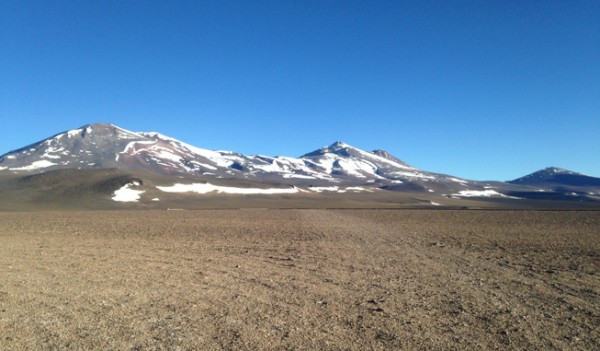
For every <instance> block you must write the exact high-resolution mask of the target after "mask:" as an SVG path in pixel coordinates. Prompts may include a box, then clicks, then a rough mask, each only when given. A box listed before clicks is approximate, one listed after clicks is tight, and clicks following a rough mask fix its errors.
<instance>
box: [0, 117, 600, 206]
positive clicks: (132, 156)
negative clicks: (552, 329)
mask: <svg viewBox="0 0 600 351" xmlns="http://www.w3.org/2000/svg"><path fill="white" fill-rule="evenodd" d="M109 169H113V170H118V171H119V172H121V173H123V172H124V173H123V174H125V173H127V172H129V173H131V174H138V175H144V176H145V175H148V176H149V177H150V178H152V177H160V179H161V182H162V183H161V184H162V185H158V186H159V188H160V187H161V186H162V187H163V189H166V187H167V186H169V185H171V186H174V185H175V184H178V183H182V182H183V183H186V184H188V185H189V184H205V186H204V187H205V189H204V190H203V191H204V192H205V193H223V192H225V193H227V192H229V193H231V192H233V193H235V191H233V190H228V191H225V190H223V188H230V189H234V188H235V189H242V188H246V189H249V188H252V189H293V190H280V191H275V192H272V193H278V194H282V193H285V192H286V191H287V192H289V193H292V192H299V193H303V194H304V193H310V194H312V193H326V192H335V193H347V192H352V193H358V192H365V193H366V192H369V193H372V192H382V191H384V192H385V193H386V194H387V195H386V196H389V194H390V193H412V194H421V195H423V194H425V195H427V198H431V197H439V198H444V199H465V198H485V199H497V200H503V201H508V200H517V199H519V200H525V199H535V200H561V201H578V202H596V201H600V178H594V177H590V176H586V175H583V174H579V173H576V172H572V171H568V170H563V169H560V168H554V167H550V168H547V169H544V170H540V171H537V172H535V173H532V174H530V175H527V176H524V177H522V178H519V179H516V180H513V181H509V182H498V181H492V182H478V181H472V180H468V179H462V178H459V177H455V176H451V175H445V174H439V173H433V172H429V171H425V170H421V169H418V168H416V167H414V166H412V165H409V164H407V163H406V162H403V161H402V160H400V159H398V158H396V157H395V156H393V155H391V154H389V153H388V152H386V151H384V150H374V151H372V152H368V151H364V150H361V149H359V148H356V147H353V146H351V145H348V144H345V143H343V142H339V141H338V142H335V143H333V144H331V145H329V146H325V147H322V148H320V149H317V150H314V151H312V152H309V153H307V154H305V155H303V156H301V157H297V158H296V157H281V156H280V157H271V156H263V155H244V154H241V153H236V152H233V151H214V150H209V149H203V148H199V147H196V146H192V145H189V144H186V143H184V142H182V141H179V140H177V139H174V138H171V137H168V136H165V135H163V134H160V133H156V132H132V131H128V130H125V129H123V128H120V127H117V126H114V125H112V124H100V123H99V124H89V125H85V126H82V127H80V128H77V129H73V130H69V131H66V132H62V133H59V134H56V135H54V136H52V137H50V138H47V139H44V140H42V141H39V142H36V143H33V144H31V145H28V146H25V147H23V148H20V149H16V150H13V151H10V152H8V153H6V154H4V155H2V156H0V177H1V176H4V178H5V179H11V181H13V183H14V179H16V178H19V177H21V178H23V177H31V176H33V175H39V174H43V173H48V172H50V173H53V172H54V173H56V172H61V171H62V172H63V173H64V172H65V170H80V171H82V172H80V173H81V174H83V173H85V174H88V176H89V174H91V173H90V172H100V171H102V170H104V171H105V170H109ZM86 171H87V172H86ZM73 174H75V173H73ZM72 176H73V175H71V177H72ZM144 176H142V177H138V178H140V181H139V182H138V183H139V184H138V185H135V184H133V183H127V184H120V183H119V182H116V183H115V185H114V186H119V188H117V189H110V190H111V191H112V194H113V197H115V195H114V192H115V191H117V190H119V189H121V188H124V187H126V189H129V191H130V193H131V191H134V190H133V189H134V188H135V187H141V183H143V178H144ZM48 177H49V176H48V175H46V178H48ZM124 179H125V178H124ZM178 179H181V182H180V181H177V180H178ZM169 183H170V184H169ZM206 184H210V185H211V186H212V187H213V188H207V186H206ZM217 184H220V185H217ZM10 187H11V186H6V185H5V186H4V188H5V189H6V188H10ZM215 187H217V188H215ZM219 187H220V188H219ZM1 188H2V187H0V190H1ZM126 189H125V190H126ZM190 189H192V188H190ZM348 189H350V190H348ZM125 190H123V191H124V192H126V191H125ZM139 191H142V190H139ZM144 191H145V190H144ZM165 191H167V190H165ZM190 191H191V192H194V191H195V190H190ZM195 192H196V193H198V191H195ZM238 193H239V194H248V190H246V193H244V192H238ZM250 193H251V192H250ZM257 193H258V194H263V195H264V194H266V193H268V191H267V190H263V191H262V193H261V192H260V191H257ZM117 201H118V200H117ZM429 202H431V203H436V202H435V201H433V200H431V201H429ZM513 202H514V201H513Z"/></svg>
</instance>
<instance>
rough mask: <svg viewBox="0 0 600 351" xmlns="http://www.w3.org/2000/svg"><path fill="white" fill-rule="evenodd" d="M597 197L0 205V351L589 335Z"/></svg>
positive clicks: (483, 344) (531, 345)
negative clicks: (445, 207)
mask: <svg viewBox="0 0 600 351" xmlns="http://www.w3.org/2000/svg"><path fill="white" fill-rule="evenodd" d="M599 326H600V212H598V211H596V212H593V211H588V212H585V211H581V212H575V211H571V212H548V211H544V212H532V211H521V212H510V211H428V210H412V211H411V210H378V211H374V210H373V211H369V210H225V211H210V210H206V211H129V212H55V213H52V212H37V213H0V349H1V350H218V349H225V350H244V349H251V350H261V349H265V350H316V349H325V350H369V349H374V350H392V349H398V350H467V349H472V350H493V349H502V350H504V349H519V350H598V349H600V327H599Z"/></svg>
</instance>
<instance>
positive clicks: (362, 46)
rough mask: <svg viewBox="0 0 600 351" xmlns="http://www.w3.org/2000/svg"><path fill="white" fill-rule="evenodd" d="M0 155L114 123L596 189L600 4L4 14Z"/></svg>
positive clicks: (177, 4) (114, 8)
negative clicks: (585, 181) (570, 176)
mask: <svg viewBox="0 0 600 351" xmlns="http://www.w3.org/2000/svg"><path fill="white" fill-rule="evenodd" d="M0 118H1V124H0V154H2V153H4V152H7V151H9V150H12V149H15V148H19V147H22V146H25V145H26V144H29V143H31V142H34V141H37V140H40V139H43V138H45V137H48V136H50V135H52V134H54V133H58V132H60V131H63V130H68V129H73V128H76V127H79V126H81V125H84V124H87V123H93V122H109V123H113V124H116V125H118V126H121V127H123V128H126V129H130V130H134V131H159V132H161V133H163V134H167V135H170V136H173V137H175V138H178V139H180V140H182V141H185V142H188V143H190V144H193V145H196V146H199V147H203V148H209V149H228V150H234V151H238V152H243V153H249V154H256V153H260V154H265V155H271V156H274V155H285V156H299V155H302V154H304V153H307V152H309V151H312V150H314V149H317V148H319V147H321V146H323V145H326V144H330V143H332V142H334V141H336V140H342V141H344V142H346V143H348V144H351V145H354V146H357V147H359V148H362V149H365V150H373V149H379V148H381V149H385V150H387V151H389V152H390V153H392V154H394V155H396V156H397V157H399V158H400V159H402V160H404V161H406V162H408V163H411V164H413V165H414V166H416V167H419V168H422V169H425V170H428V171H434V172H441V173H448V174H453V175H456V176H461V177H465V178H470V179H480V180H483V179H499V180H506V179H513V178H516V177H519V176H522V175H525V174H527V173H530V172H533V171H535V170H537V169H540V168H543V167H546V166H559V167H564V168H568V169H572V170H575V171H579V172H583V173H587V174H590V175H594V176H598V177H600V2H599V1H597V0H591V1H576V0H573V1H552V0H544V1H524V0H521V1H507V0H502V1H424V0H420V1H326V0H321V1H29V0H16V1H13V0H3V1H1V2H0Z"/></svg>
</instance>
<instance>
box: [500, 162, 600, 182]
mask: <svg viewBox="0 0 600 351" xmlns="http://www.w3.org/2000/svg"><path fill="white" fill-rule="evenodd" d="M508 183H511V184H520V185H530V186H542V187H543V186H551V187H557V186H582V187H600V178H594V177H590V176H587V175H585V174H581V173H577V172H573V171H569V170H566V169H563V168H557V167H548V168H544V169H542V170H539V171H537V172H534V173H531V174H528V175H526V176H524V177H521V178H518V179H515V180H511V181H509V182H508Z"/></svg>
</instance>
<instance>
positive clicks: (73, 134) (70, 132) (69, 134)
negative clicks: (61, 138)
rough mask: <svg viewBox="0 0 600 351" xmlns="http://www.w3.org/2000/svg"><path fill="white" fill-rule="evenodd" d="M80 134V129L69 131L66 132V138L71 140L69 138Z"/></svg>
mask: <svg viewBox="0 0 600 351" xmlns="http://www.w3.org/2000/svg"><path fill="white" fill-rule="evenodd" d="M80 133H81V129H74V130H69V131H68V132H67V137H69V138H71V137H74V136H77V135H79V134H80Z"/></svg>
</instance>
